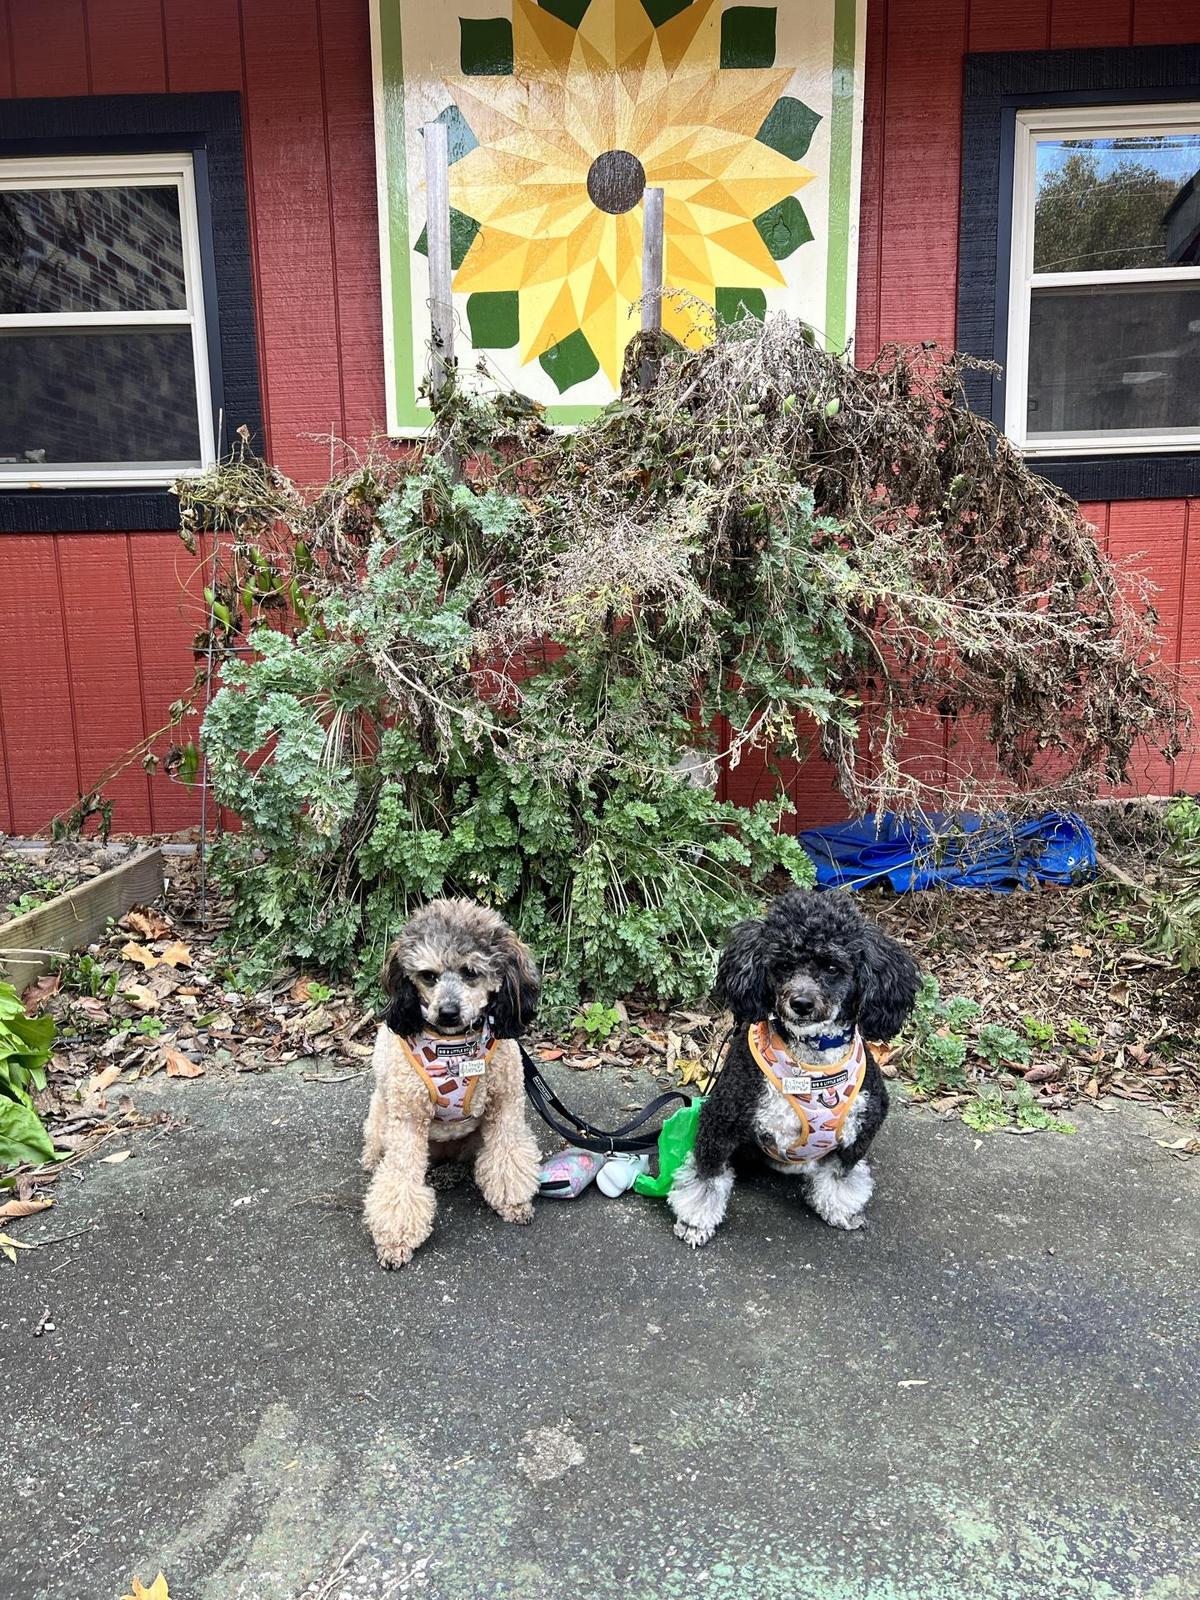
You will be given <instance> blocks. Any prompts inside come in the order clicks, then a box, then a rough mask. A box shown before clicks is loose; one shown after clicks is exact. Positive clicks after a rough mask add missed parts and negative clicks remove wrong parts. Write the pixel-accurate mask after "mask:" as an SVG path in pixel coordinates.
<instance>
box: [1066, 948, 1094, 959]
mask: <svg viewBox="0 0 1200 1600" xmlns="http://www.w3.org/2000/svg"><path fill="white" fill-rule="evenodd" d="M1092 953H1093V952H1092V947H1091V945H1090V944H1073V945H1072V946H1071V954H1072V955H1073V956H1078V957H1079V959H1080V961H1086V960H1087V958H1088V956H1090V955H1091V954H1092Z"/></svg>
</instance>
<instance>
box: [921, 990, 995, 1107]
mask: <svg viewBox="0 0 1200 1600" xmlns="http://www.w3.org/2000/svg"><path fill="white" fill-rule="evenodd" d="M978 1015H979V1007H978V1005H977V1004H976V1003H975V1001H974V1000H970V999H968V998H967V996H966V995H961V994H958V995H954V996H953V997H952V998H951V999H949V1000H943V999H942V991H941V986H940V984H939V983H938V981H937V979H936V978H934V977H931V976H929V975H928V974H927V975H926V976H925V977H923V978H922V979H921V987H920V989H919V990H918V991H917V1000H916V1004H915V1006H914V1007H913V1014H912V1018H911V1019H910V1021H909V1024H908V1027H907V1028H906V1029H905V1032H904V1036H903V1051H904V1055H905V1058H906V1059H907V1060H908V1061H909V1062H910V1063H911V1074H912V1080H913V1083H914V1085H915V1086H916V1088H917V1089H919V1090H920V1092H921V1093H922V1094H926V1095H933V1094H942V1093H945V1092H946V1091H947V1090H952V1089H961V1088H963V1087H964V1086H965V1084H966V1081H967V1076H966V1059H967V1039H966V1035H965V1032H964V1030H965V1029H966V1028H968V1027H969V1026H970V1024H971V1023H972V1022H974V1020H975V1019H976V1017H978Z"/></svg>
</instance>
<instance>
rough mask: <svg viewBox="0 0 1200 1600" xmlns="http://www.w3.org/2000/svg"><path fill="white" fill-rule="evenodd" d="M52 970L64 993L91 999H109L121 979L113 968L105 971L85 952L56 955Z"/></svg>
mask: <svg viewBox="0 0 1200 1600" xmlns="http://www.w3.org/2000/svg"><path fill="white" fill-rule="evenodd" d="M54 970H55V971H56V972H57V973H58V977H59V986H60V988H61V989H62V990H63V992H64V993H65V994H67V995H68V996H70V995H74V994H79V995H87V996H88V997H89V998H91V999H93V1000H111V999H112V997H113V995H114V994H116V992H117V985H118V983H119V982H120V979H121V975H120V973H119V972H118V971H117V970H116V969H115V968H114V969H113V970H112V971H111V972H109V971H106V970H105V968H104V967H103V966H102V965H101V963H100V962H99V961H97V960H96V958H95V957H94V956H89V955H86V954H85V955H67V956H61V957H58V958H57V959H56V960H55V963H54Z"/></svg>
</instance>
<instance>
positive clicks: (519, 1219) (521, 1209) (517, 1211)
mask: <svg viewBox="0 0 1200 1600" xmlns="http://www.w3.org/2000/svg"><path fill="white" fill-rule="evenodd" d="M496 1215H497V1216H498V1217H502V1218H503V1219H504V1221H505V1222H515V1223H517V1224H518V1226H520V1227H524V1226H525V1225H526V1223H529V1222H532V1221H533V1205H532V1202H530V1201H528V1200H524V1201H522V1202H521V1203H520V1204H519V1205H515V1206H497V1207H496Z"/></svg>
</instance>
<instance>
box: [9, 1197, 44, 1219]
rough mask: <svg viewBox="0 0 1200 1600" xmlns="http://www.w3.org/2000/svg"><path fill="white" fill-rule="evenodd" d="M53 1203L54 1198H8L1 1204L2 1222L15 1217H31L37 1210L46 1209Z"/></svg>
mask: <svg viewBox="0 0 1200 1600" xmlns="http://www.w3.org/2000/svg"><path fill="white" fill-rule="evenodd" d="M53 1204H54V1201H53V1200H6V1201H5V1203H4V1204H3V1205H2V1206H0V1222H8V1221H9V1220H10V1219H11V1218H13V1217H31V1216H32V1215H33V1214H34V1212H35V1211H45V1210H46V1208H47V1207H48V1206H52V1205H53Z"/></svg>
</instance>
